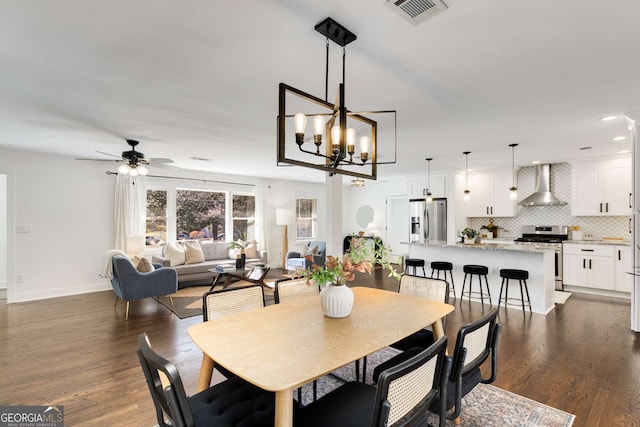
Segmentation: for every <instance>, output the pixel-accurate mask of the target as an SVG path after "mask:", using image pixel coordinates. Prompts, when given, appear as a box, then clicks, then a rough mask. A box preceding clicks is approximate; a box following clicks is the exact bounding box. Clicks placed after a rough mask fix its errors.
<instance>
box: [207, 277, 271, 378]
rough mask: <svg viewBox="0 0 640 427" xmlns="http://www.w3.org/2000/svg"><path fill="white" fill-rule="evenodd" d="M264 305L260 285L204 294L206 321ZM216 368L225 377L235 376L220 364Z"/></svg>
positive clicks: (262, 291) (262, 290)
mask: <svg viewBox="0 0 640 427" xmlns="http://www.w3.org/2000/svg"><path fill="white" fill-rule="evenodd" d="M264 306H265V301H264V289H263V288H262V286H260V285H249V286H242V287H239V288H229V289H220V290H217V291H209V292H206V293H205V294H204V295H203V296H202V318H203V320H204V321H205V322H206V321H208V320H213V319H219V318H221V317H225V316H228V315H230V314H234V313H240V312H243V311H249V310H256V309H258V308H264ZM215 369H216V370H217V371H218V372H220V373H221V374H222V375H223V376H224V377H225V378H231V377H234V376H235V375H234V374H233V373H231V372H230V371H229V370H227V369H226V368H225V367H224V366H222V365H220V364H216V365H215Z"/></svg>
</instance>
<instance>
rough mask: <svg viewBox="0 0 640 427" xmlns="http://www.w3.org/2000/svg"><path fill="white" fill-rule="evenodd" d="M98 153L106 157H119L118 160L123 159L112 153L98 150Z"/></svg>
mask: <svg viewBox="0 0 640 427" xmlns="http://www.w3.org/2000/svg"><path fill="white" fill-rule="evenodd" d="M96 153H100V154H104V155H105V156H111V157H117V158H118V159H122V157H120V156H116V155H115V154H111V153H105V152H104V151H98V150H96Z"/></svg>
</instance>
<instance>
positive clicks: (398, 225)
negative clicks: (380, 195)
mask: <svg viewBox="0 0 640 427" xmlns="http://www.w3.org/2000/svg"><path fill="white" fill-rule="evenodd" d="M386 207H387V215H386V217H387V223H386V234H387V238H386V242H385V244H386V245H388V246H390V247H391V256H392V257H399V256H403V255H405V256H406V255H407V254H409V245H408V244H406V243H402V242H408V241H409V222H408V219H409V202H408V200H407V197H406V196H387V200H386Z"/></svg>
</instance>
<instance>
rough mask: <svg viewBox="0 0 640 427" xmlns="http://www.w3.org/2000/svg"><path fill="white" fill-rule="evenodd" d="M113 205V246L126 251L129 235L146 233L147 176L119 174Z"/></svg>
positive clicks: (138, 235) (140, 235)
mask: <svg viewBox="0 0 640 427" xmlns="http://www.w3.org/2000/svg"><path fill="white" fill-rule="evenodd" d="M113 206H114V212H113V232H114V236H113V242H114V246H113V247H114V248H115V249H120V250H122V251H125V252H126V251H127V237H132V236H137V237H143V236H144V235H145V228H146V227H145V222H146V215H147V193H146V179H145V177H143V176H136V177H131V176H128V175H120V174H118V176H117V177H116V188H115V200H114V204H113Z"/></svg>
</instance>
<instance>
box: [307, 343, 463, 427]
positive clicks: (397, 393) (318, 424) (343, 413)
mask: <svg viewBox="0 0 640 427" xmlns="http://www.w3.org/2000/svg"><path fill="white" fill-rule="evenodd" d="M446 349H447V338H446V337H443V338H441V339H439V340H438V341H436V342H435V343H434V344H433V345H432V346H430V347H429V348H427V349H422V350H421V351H420V352H419V353H417V354H416V355H415V356H414V357H412V358H410V359H408V360H405V361H403V362H401V363H399V364H398V365H396V366H393V367H390V368H389V369H387V370H385V371H384V372H382V373H381V375H380V380H379V381H378V384H377V386H372V385H367V384H364V383H361V382H359V381H352V382H348V383H346V384H344V385H342V386H340V387H338V388H337V389H336V390H334V391H331V392H329V393H328V394H326V395H324V396H322V397H321V398H320V399H318V400H317V401H315V402H312V403H310V404H309V405H307V406H305V407H304V408H301V409H299V410H298V411H297V413H296V414H295V418H294V425H295V426H297V427H336V426H349V427H383V426H384V427H386V426H394V427H399V426H410V425H419V424H420V421H424V416H425V413H426V411H427V410H428V408H429V407H430V406H431V405H432V404H433V403H434V402H435V401H438V402H442V403H441V408H440V413H444V412H445V405H444V402H443V399H444V398H445V396H446V387H447V378H448V376H449V368H450V363H451V359H450V358H449V357H447V356H446ZM439 425H440V426H441V427H443V426H444V425H445V417H440V424H439Z"/></svg>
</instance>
